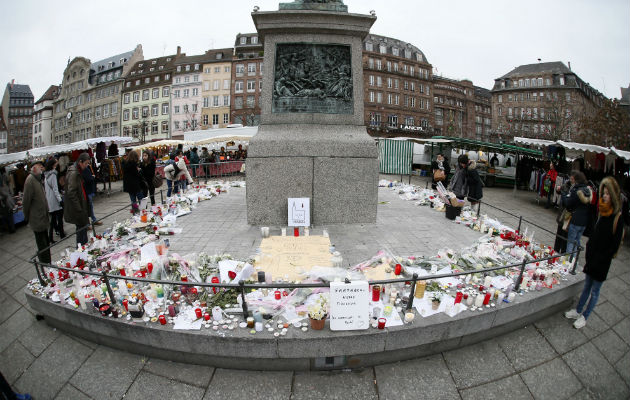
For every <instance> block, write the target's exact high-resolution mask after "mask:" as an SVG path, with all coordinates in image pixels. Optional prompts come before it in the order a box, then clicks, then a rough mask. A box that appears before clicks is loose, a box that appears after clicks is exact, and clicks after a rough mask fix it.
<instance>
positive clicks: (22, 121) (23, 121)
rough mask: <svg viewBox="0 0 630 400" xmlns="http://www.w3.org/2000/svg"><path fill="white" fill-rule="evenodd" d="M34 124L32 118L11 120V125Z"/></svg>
mask: <svg viewBox="0 0 630 400" xmlns="http://www.w3.org/2000/svg"><path fill="white" fill-rule="evenodd" d="M31 122H33V119H32V118H10V119H9V125H27V124H30V123H31Z"/></svg>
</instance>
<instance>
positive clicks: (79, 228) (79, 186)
mask: <svg viewBox="0 0 630 400" xmlns="http://www.w3.org/2000/svg"><path fill="white" fill-rule="evenodd" d="M89 164H90V156H89V155H88V153H81V154H80V155H79V158H78V159H77V161H75V162H74V164H72V165H70V166H69V167H68V173H67V175H66V195H65V201H64V208H63V218H64V219H65V220H66V222H67V223H69V224H74V225H75V226H76V236H77V244H81V245H84V244H86V243H87V240H88V238H87V229H86V228H85V227H86V226H88V225H89V224H90V218H89V212H90V209H89V205H88V198H87V193H86V192H85V183H84V182H83V176H82V175H81V171H83V170H84V169H85V168H87V167H88V165H89Z"/></svg>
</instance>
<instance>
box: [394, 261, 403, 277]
mask: <svg viewBox="0 0 630 400" xmlns="http://www.w3.org/2000/svg"><path fill="white" fill-rule="evenodd" d="M401 273H402V265H400V264H396V266H395V267H394V275H400V274H401Z"/></svg>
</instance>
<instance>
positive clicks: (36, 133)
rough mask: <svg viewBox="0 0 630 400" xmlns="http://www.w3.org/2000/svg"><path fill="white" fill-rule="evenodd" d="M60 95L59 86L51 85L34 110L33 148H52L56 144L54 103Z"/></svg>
mask: <svg viewBox="0 0 630 400" xmlns="http://www.w3.org/2000/svg"><path fill="white" fill-rule="evenodd" d="M58 95H59V86H56V85H51V86H50V87H49V88H48V90H46V92H45V93H44V94H43V95H42V97H41V98H40V99H39V100H37V102H36V103H35V107H34V109H33V143H32V147H33V148H36V147H44V146H50V145H52V144H53V143H54V139H53V129H52V122H53V101H54V100H55V98H56V97H57V96H58Z"/></svg>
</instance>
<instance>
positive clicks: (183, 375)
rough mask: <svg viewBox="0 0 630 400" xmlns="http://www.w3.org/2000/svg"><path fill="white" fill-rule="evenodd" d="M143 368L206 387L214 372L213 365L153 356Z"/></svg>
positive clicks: (176, 379)
mask: <svg viewBox="0 0 630 400" xmlns="http://www.w3.org/2000/svg"><path fill="white" fill-rule="evenodd" d="M143 369H144V370H145V371H148V372H151V373H152V374H154V375H159V376H163V377H166V378H170V379H173V380H175V381H180V382H184V383H188V384H191V385H195V386H199V387H202V388H206V387H207V386H208V383H210V378H211V377H212V373H213V372H214V368H213V367H207V366H204V365H193V364H182V363H176V362H173V361H165V360H160V359H159V358H152V359H150V360H148V361H147V362H146V363H145V364H144V368H143Z"/></svg>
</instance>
